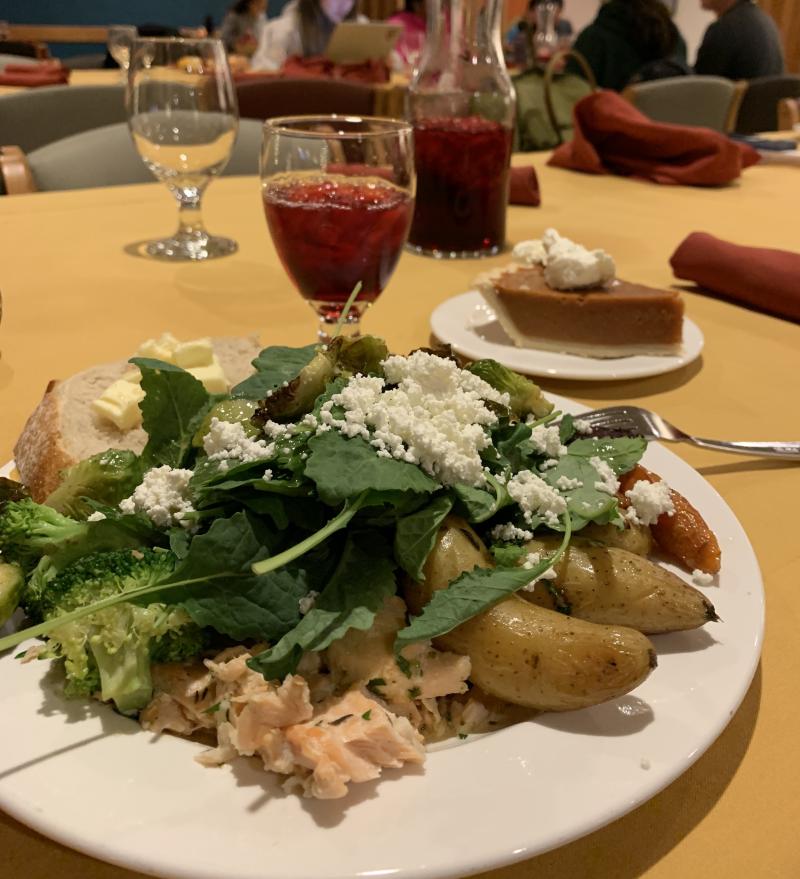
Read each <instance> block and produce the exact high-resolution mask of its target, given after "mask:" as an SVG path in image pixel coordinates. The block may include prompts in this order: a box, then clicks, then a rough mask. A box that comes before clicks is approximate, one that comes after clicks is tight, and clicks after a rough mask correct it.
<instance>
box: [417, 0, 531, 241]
mask: <svg viewBox="0 0 800 879" xmlns="http://www.w3.org/2000/svg"><path fill="white" fill-rule="evenodd" d="M501 12H502V0H427V13H428V32H427V37H426V40H425V48H424V49H423V53H422V58H421V59H420V63H419V67H418V69H417V72H416V74H415V76H414V78H413V80H412V82H411V86H410V88H409V99H408V113H409V118H410V121H411V123H412V124H413V126H414V156H415V162H416V168H417V200H416V206H415V209H414V220H413V222H412V224H411V232H410V234H409V238H408V242H409V243H408V247H409V248H410V249H411V250H413V251H415V252H417V253H423V254H427V255H430V256H436V257H451V258H456V257H476V256H490V255H492V254H495V253H497V252H498V251H500V250H502V248H503V246H504V244H505V230H506V205H507V202H508V175H509V163H510V159H511V139H512V131H513V125H514V90H513V87H512V85H511V80H510V79H509V76H508V72H507V71H506V67H505V62H504V61H503V53H502V50H501V48H500V17H501Z"/></svg>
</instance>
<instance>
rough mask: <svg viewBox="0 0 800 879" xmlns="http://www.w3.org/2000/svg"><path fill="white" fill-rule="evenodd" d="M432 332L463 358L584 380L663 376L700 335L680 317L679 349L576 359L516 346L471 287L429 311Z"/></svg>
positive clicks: (693, 350) (689, 353) (688, 358)
mask: <svg viewBox="0 0 800 879" xmlns="http://www.w3.org/2000/svg"><path fill="white" fill-rule="evenodd" d="M431 329H432V330H433V333H434V335H435V336H437V337H438V338H439V339H441V340H442V342H446V343H448V344H449V345H452V346H453V348H454V349H455V350H456V351H457V352H458V353H459V354H463V355H464V356H465V357H470V358H472V359H473V360H480V359H481V358H483V357H491V358H493V359H494V360H497V361H498V363H502V364H503V365H504V366H508V367H509V368H511V369H515V370H516V371H517V372H524V373H527V374H529V375H547V376H551V377H552V378H568V379H580V380H582V381H609V380H614V379H626V378H643V377H645V376H650V375H661V373H663V372H672V370H674V369H679V368H680V367H681V366H686V364H687V363H691V362H692V361H693V360H695V359H696V358H697V357H699V356H700V352H701V351H702V350H703V334H702V332H700V328H699V327H698V326H697V324H695V323H693V322H692V321H690V320H689V318H687V317H685V318H684V319H683V351H682V352H681V353H680V354H676V355H671V356H668V357H650V356H645V355H637V356H635V357H613V358H609V359H607V360H605V359H600V358H595V357H578V356H576V355H575V354H560V353H558V352H556V351H539V350H536V349H533V348H517V347H516V345H514V343H513V342H512V341H511V339H509V338H508V336H507V335H506V333H505V331H504V330H503V328H502V327H501V326H500V324H499V323H498V321H497V319H496V318H495V314H494V311H493V310H492V309H491V308H490V307H489V306H488V305H487V304H486V302H485V300H484V298H483V296H481V294H480V293H478V292H477V291H475V290H471V291H470V292H469V293H462V294H461V295H460V296H454V297H453V298H452V299H448V300H446V301H445V302H443V303H442V304H441V305H440V306H439V307H438V308H436V309H435V310H434V312H433V314H432V315H431Z"/></svg>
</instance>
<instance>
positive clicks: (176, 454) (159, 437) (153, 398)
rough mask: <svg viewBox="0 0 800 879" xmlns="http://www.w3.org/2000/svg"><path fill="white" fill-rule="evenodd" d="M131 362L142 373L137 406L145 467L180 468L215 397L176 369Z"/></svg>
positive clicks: (140, 359)
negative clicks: (144, 442) (143, 437)
mask: <svg viewBox="0 0 800 879" xmlns="http://www.w3.org/2000/svg"><path fill="white" fill-rule="evenodd" d="M130 363H133V364H135V365H136V366H138V367H139V369H140V370H141V373H142V381H141V384H142V390H143V391H144V392H145V397H144V400H142V402H141V403H140V404H139V408H140V409H141V410H142V423H143V425H144V429H145V431H146V433H147V437H148V439H147V445H146V446H145V448H144V451H143V452H142V460H143V462H144V463H145V464H146V466H147V467H157V466H159V465H160V464H168V465H169V466H170V467H180V466H182V465H183V463H184V461H185V459H186V456H187V454H188V453H189V451H190V450H191V448H192V438H193V437H194V433H195V431H196V430H197V428H198V426H199V424H200V422H201V421H202V420H203V418H205V416H206V413H207V411H208V409H209V407H210V406H211V405H213V403H214V398H212V397H211V396H210V395H209V393H208V391H206V389H205V388H204V387H203V385H202V383H201V382H199V381H198V380H197V379H196V378H195V377H194V376H193V375H191V374H190V373H188V372H186V370H185V369H181V368H180V367H179V366H173V364H171V363H164V362H163V361H161V360H151V359H150V358H147V357H133V358H132V359H131V360H130Z"/></svg>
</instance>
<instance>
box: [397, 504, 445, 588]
mask: <svg viewBox="0 0 800 879" xmlns="http://www.w3.org/2000/svg"><path fill="white" fill-rule="evenodd" d="M452 508H453V500H452V498H449V497H447V495H439V496H438V497H435V498H434V499H433V500H432V501H431V502H430V503H429V504H428V505H427V506H426V507H423V508H422V509H421V510H417V511H416V512H415V513H411V515H409V516H403V517H402V518H401V519H398V521H397V530H396V531H395V536H394V557H395V559H397V562H398V564H399V565H400V567H401V568H402V569H403V570H404V571H405V572H406V573H407V574H408V575H409V576H410V577H412V578H413V579H414V580H418V581H421V580H424V579H425V577H424V575H423V573H422V569H423V567H424V565H425V562H426V560H427V558H428V556H429V555H430V553H431V550H432V549H433V547H434V545H435V543H436V535H437V534H438V532H439V526H440V525H441V524H442V522H443V520H444V518H445V516H447V514H448V513H449V512H450V510H451V509H452Z"/></svg>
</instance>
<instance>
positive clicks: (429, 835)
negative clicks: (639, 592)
mask: <svg viewBox="0 0 800 879" xmlns="http://www.w3.org/2000/svg"><path fill="white" fill-rule="evenodd" d="M554 402H555V403H556V405H557V406H559V407H560V408H563V409H569V410H571V411H573V412H576V413H577V412H580V411H581V407H579V406H576V405H573V404H571V403H570V401H568V400H564V399H563V398H562V399H559V398H556V397H554ZM646 463H647V466H648V467H650V468H652V469H653V470H655V471H656V472H658V473H660V474H662V476H663V477H664V478H665V479H667V480H668V481H669V483H670V484H671V485H672V486H674V487H675V488H676V489H677V490H678V491H680V492H682V493H684V494H685V495H686V496H687V497H688V498H689V499H690V500H691V502H692V503H693V504H694V505H695V506H696V507H697V508H698V509H699V510H700V511H701V512H702V514H703V516H705V518H706V519H707V521H708V523H709V524H710V526H711V527H712V528H713V529H714V531H715V532H716V534H717V536H718V538H719V541H720V544H721V546H722V551H723V568H722V572H721V574H720V575H719V584H718V585H716V586H711V587H708V588H707V589H705V590H704V591H705V592H706V594H708V596H709V597H710V598H711V600H712V601H713V602H714V603H715V605H716V608H717V611H718V612H719V615H720V616H721V618H722V619H723V620H724V623H717V624H714V625H709V626H707V627H705V629H702V630H698V631H694V632H685V633H681V634H674V635H665V636H658V637H655V638H654V639H653V640H654V643H655V645H656V649H657V651H658V654H659V666H658V668H656V669H655V671H654V672H653V673H652V675H651V676H650V677H649V678H648V679H647V681H645V683H644V684H642V686H640V687H639V688H638V689H637V690H636V691H635V692H633V693H631V694H629V695H627V696H624V697H622V698H619V699H615V700H613V701H611V702H607V703H606V704H604V705H600V706H597V707H595V708H590V709H585V710H583V711H576V712H567V713H564V714H549V715H546V714H544V715H541V716H539V717H538V718H536V719H534V720H531V721H528V722H525V723H521V724H518V725H516V726H513V727H509V728H508V729H505V730H501V731H499V732H496V733H493V734H491V735H487V736H483V737H475V738H470V739H467V740H466V741H464V742H458V741H457V742H456V743H455V744H454V745H450V746H449V747H448V746H444V747H439V748H434V749H432V753H430V754H429V756H428V760H427V763H426V765H425V767H424V769H419V770H415V771H411V772H402V771H391V772H387V773H385V774H384V777H383V778H382V779H381V780H380V781H377V782H370V783H367V784H362V785H355V786H354V788H353V790H352V791H351V793H350V794H349V795H348V797H347V798H345V799H343V800H332V801H327V802H321V801H311V800H302V799H300V798H298V797H297V796H296V795H288V794H284V793H282V791H281V789H280V786H279V783H278V781H277V779H276V777H275V776H272V775H269V774H267V773H265V772H263V771H261V770H260V769H259V765H258V763H257V762H256V761H254V760H247V759H240V760H238V761H237V762H236V763H235V764H233V765H231V766H226V767H223V768H220V769H206V768H203V767H202V766H200V765H199V764H197V763H196V762H195V761H194V760H193V759H192V758H193V757H194V756H195V755H196V754H197V753H199V752H200V751H201V750H202V746H201V745H199V744H195V743H193V742H189V741H184V740H182V739H179V738H174V737H171V736H168V735H167V736H162V737H161V738H159V737H156V736H153V735H152V734H150V733H147V732H145V731H143V730H142V729H141V728H140V727H139V726H138V724H136V723H135V722H134V721H132V720H127V719H125V718H124V717H121V716H119V715H117V714H115V713H114V712H113V711H111V709H109V708H108V707H107V706H104V705H101V704H99V703H96V702H95V703H90V702H80V701H77V702H76V701H65V700H64V699H63V698H62V696H61V694H60V690H59V684H58V678H57V676H56V675H55V674H53V673H52V672H49V671H48V669H49V666H50V664H49V663H47V662H32V663H29V664H27V665H23V664H21V663H20V662H18V661H15V660H14V658H13V654H16V653H17V652H18V651H19V650H22V649H24V647H20V648H17V649H15V650H12V651H9V653H8V654H6V655H5V656H3V657H2V658H0V681H1V682H2V684H1V685H0V716H2V717H3V723H2V725H0V808H2V809H4V810H5V811H6V812H8V813H9V814H10V815H12V816H14V817H15V818H17V819H18V820H20V821H22V822H23V823H25V824H27V825H29V826H30V827H33V828H34V829H35V830H38V831H39V832H40V833H43V834H45V835H46V836H49V837H51V838H53V839H55V840H57V841H58V842H61V843H64V844H65V845H68V846H71V847H73V848H76V849H79V850H81V851H83V852H86V853H88V854H90V855H93V856H94V857H96V858H100V859H102V860H106V861H110V862H112V863H115V864H119V865H121V866H124V867H128V868H130V869H133V870H141V871H142V872H144V873H148V874H152V875H155V876H164V877H186V879H312V877H313V879H353V877H385V876H392V877H396V879H438V877H460V876H464V875H466V874H469V873H473V872H478V871H482V870H487V869H490V868H492V867H496V866H499V865H502V864H506V863H509V862H512V861H518V860H522V859H524V858H529V857H532V856H533V855H535V854H538V853H540V852H543V851H546V850H547V849H551V848H555V847H556V846H560V845H563V844H564V843H567V842H569V841H570V840H573V839H575V838H577V837H579V836H582V835H584V834H586V833H589V832H591V831H593V830H595V829H596V828H598V827H601V826H602V825H604V824H607V823H608V822H610V821H613V820H614V819H615V818H618V817H619V816H621V815H623V814H625V813H626V812H628V811H630V810H631V809H634V808H635V807H636V806H638V805H640V804H641V803H643V802H645V801H646V800H647V799H649V798H650V797H652V796H654V795H655V794H656V793H658V792H659V791H660V790H661V789H662V788H664V787H666V785H668V784H669V783H670V782H671V781H673V779H675V778H676V777H677V776H678V775H680V774H681V773H682V772H684V771H685V770H686V769H688V768H689V766H691V764H692V763H693V762H694V761H695V760H697V758H698V757H699V756H700V755H701V754H702V753H703V752H704V751H705V750H706V748H708V747H709V745H710V744H711V743H712V742H713V741H714V739H716V738H717V736H718V735H719V734H720V732H721V731H722V730H723V728H724V727H725V726H726V724H727V723H728V721H729V720H730V719H731V717H732V716H733V714H734V712H735V711H736V709H737V707H738V706H739V703H740V702H741V700H742V698H743V697H744V695H745V693H746V691H747V689H748V686H749V685H750V681H751V679H752V677H753V674H754V672H755V669H756V665H757V663H758V657H759V653H760V650H761V639H762V631H763V620H764V604H763V601H764V595H763V590H762V584H761V576H760V572H759V569H758V563H757V561H756V558H755V555H754V554H753V550H752V548H751V546H750V544H749V542H748V540H747V536H746V535H745V533H744V531H743V530H742V527H741V525H740V524H739V523H738V522H737V520H736V518H735V516H734V515H733V513H732V512H731V510H730V509H729V508H728V506H727V505H726V504H725V502H724V501H723V500H722V499H721V498H720V497H719V495H717V494H716V492H715V491H714V490H713V489H712V488H711V487H710V486H709V484H708V483H707V482H705V480H704V479H703V478H702V477H701V476H700V475H698V474H697V473H696V472H695V471H694V470H692V469H691V468H690V467H689V466H688V465H687V464H685V463H684V462H683V461H682V460H681V459H680V458H678V457H677V456H676V455H674V454H672V453H671V452H668V451H666V450H665V449H663V448H660V447H657V446H653V447H651V448H650V449H649V450H648V453H647V456H646ZM5 472H8V471H7V470H6V471H5ZM28 643H34V642H28ZM712 854H713V853H711V852H709V855H710V856H711V855H712Z"/></svg>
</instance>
